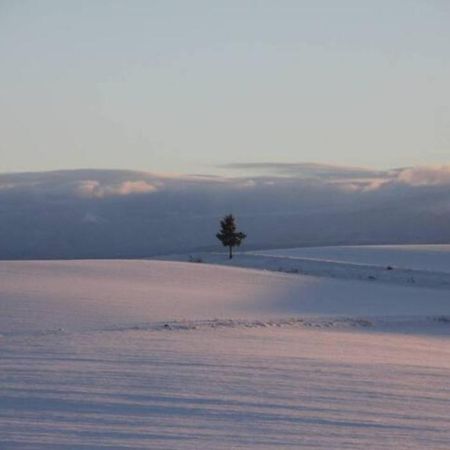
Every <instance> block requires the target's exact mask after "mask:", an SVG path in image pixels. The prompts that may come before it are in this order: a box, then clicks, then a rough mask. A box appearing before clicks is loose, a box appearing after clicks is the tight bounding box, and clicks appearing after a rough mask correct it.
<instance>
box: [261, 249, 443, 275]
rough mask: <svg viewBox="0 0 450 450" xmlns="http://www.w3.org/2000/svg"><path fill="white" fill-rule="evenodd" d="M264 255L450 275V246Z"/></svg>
mask: <svg viewBox="0 0 450 450" xmlns="http://www.w3.org/2000/svg"><path fill="white" fill-rule="evenodd" d="M256 253H257V254H260V255H270V256H282V257H289V258H307V259H314V260H322V261H323V260H326V261H333V262H340V263H352V264H362V265H373V266H382V267H386V266H392V267H398V268H403V269H414V270H426V271H434V272H450V245H357V246H350V245H349V246H341V247H310V248H308V247H305V248H289V249H282V250H263V251H259V252H256Z"/></svg>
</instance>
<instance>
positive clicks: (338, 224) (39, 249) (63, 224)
mask: <svg viewBox="0 0 450 450" xmlns="http://www.w3.org/2000/svg"><path fill="white" fill-rule="evenodd" d="M283 166H284V165H283ZM299 168H303V169H302V171H300V172H302V173H301V174H300V175H299V173H298V172H299V170H298V169H299ZM296 169H297V173H296V172H295V170H291V171H290V172H289V175H283V176H280V175H273V174H272V175H268V174H260V175H257V174H255V175H254V176H239V177H217V176H216V177H208V176H179V177H178V176H163V175H158V174H152V173H147V172H134V171H115V170H78V171H58V172H43V173H19V174H3V175H2V174H0V258H3V259H8V258H90V257H98V258H109V257H142V256H151V255H156V254H163V253H170V252H183V251H193V250H196V249H216V250H217V249H219V248H220V247H219V246H218V242H217V241H216V239H215V233H216V228H217V224H218V220H219V219H220V218H221V216H222V215H224V214H226V213H228V212H232V213H234V214H236V216H237V217H238V220H239V224H240V226H241V227H242V229H243V230H244V231H245V232H246V233H247V234H248V239H247V240H246V242H245V247H246V248H267V247H282V246H298V245H325V244H327V245H328V244H342V243H346V244H350V243H400V242H431V243H439V242H450V227H449V226H448V224H449V223H450V200H449V199H450V169H449V168H448V167H435V168H423V167H422V168H420V167H419V168H405V169H396V170H392V171H386V172H379V171H370V170H367V171H366V170H364V169H352V168H342V167H337V168H333V166H323V165H306V166H305V165H296ZM308 171H309V172H308ZM305 172H307V173H313V174H315V175H314V176H305V175H304V173H305Z"/></svg>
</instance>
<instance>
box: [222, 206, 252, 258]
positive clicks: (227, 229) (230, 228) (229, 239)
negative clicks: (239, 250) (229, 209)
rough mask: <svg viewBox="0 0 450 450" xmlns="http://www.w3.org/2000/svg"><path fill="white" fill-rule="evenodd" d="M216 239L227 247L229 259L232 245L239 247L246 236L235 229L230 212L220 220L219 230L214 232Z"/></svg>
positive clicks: (231, 254) (231, 253) (231, 255)
mask: <svg viewBox="0 0 450 450" xmlns="http://www.w3.org/2000/svg"><path fill="white" fill-rule="evenodd" d="M216 237H217V239H219V241H221V242H222V244H223V246H224V247H228V249H229V251H230V252H229V256H230V259H231V258H232V257H233V247H239V246H240V245H241V242H242V241H243V240H244V239H245V238H246V237H247V236H246V235H245V234H244V233H241V232H240V231H236V223H235V221H234V217H233V215H232V214H228V215H227V216H225V217H224V218H223V219H222V220H221V221H220V232H219V233H217V234H216Z"/></svg>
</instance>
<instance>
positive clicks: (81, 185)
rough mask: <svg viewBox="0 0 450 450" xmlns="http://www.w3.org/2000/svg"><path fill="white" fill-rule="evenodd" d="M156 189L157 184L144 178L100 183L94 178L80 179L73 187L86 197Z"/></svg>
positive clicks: (127, 193) (143, 192)
mask: <svg viewBox="0 0 450 450" xmlns="http://www.w3.org/2000/svg"><path fill="white" fill-rule="evenodd" d="M157 190H158V188H157V186H155V185H153V184H150V183H148V182H147V181H144V180H138V181H124V182H122V183H118V184H101V183H100V182H99V181H96V180H81V181H80V182H78V184H77V186H76V188H75V192H76V193H77V194H78V195H79V196H81V197H88V198H89V197H91V198H103V197H110V196H125V195H135V194H148V193H150V192H155V191H157Z"/></svg>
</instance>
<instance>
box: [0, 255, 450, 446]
mask: <svg viewBox="0 0 450 450" xmlns="http://www.w3.org/2000/svg"><path fill="white" fill-rule="evenodd" d="M291 256H292V255H291ZM258 257H259V258H261V259H260V262H259V268H263V266H264V264H265V262H264V261H267V260H266V259H265V258H267V257H266V256H261V255H251V258H254V260H255V259H256V258H258ZM278 257H279V256H278ZM214 258H218V256H217V255H216V256H213V259H214ZM239 260H240V257H239V258H237V259H236V260H235V261H236V262H238V261H239ZM352 263H354V261H352ZM269 268H270V267H269ZM395 270H400V269H399V268H396V269H395ZM395 270H394V272H395ZM405 270H406V269H405ZM449 294H450V290H449V289H447V288H446V287H445V286H440V287H439V288H434V287H433V288H431V287H424V286H422V287H418V286H416V285H411V284H407V283H406V284H402V283H400V282H397V283H391V284H389V283H385V282H380V281H379V280H369V279H364V280H355V279H350V278H347V279H338V278H337V277H336V276H335V277H329V276H324V275H322V276H319V277H317V276H309V275H302V274H299V273H292V274H288V273H285V272H270V271H262V270H255V269H248V268H246V269H244V268H239V267H224V266H218V265H208V264H194V263H187V262H173V261H64V262H62V261H53V262H43V261H39V262H38V261H36V262H0V310H1V314H0V334H1V335H2V336H1V338H0V353H1V358H0V388H1V389H0V448H2V449H3V448H4V449H8V450H9V449H69V448H70V449H75V450H76V449H86V448H89V449H96V448H99V449H100V448H108V449H125V448H133V449H148V448H152V449H167V448H170V449H202V448H205V449H206V448H207V449H230V448H248V449H269V448H270V449H280V448H318V449H334V448H335V449H342V448H354V449H359V448H362V447H365V448H368V449H380V448H396V449H398V448H408V449H422V448H433V449H448V444H449V442H450V431H448V426H447V425H448V423H447V418H448V417H449V415H450V406H449V404H448V398H449V394H450V383H449V381H448V380H449V379H450V362H449V361H450V301H449V298H450V295H449Z"/></svg>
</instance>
